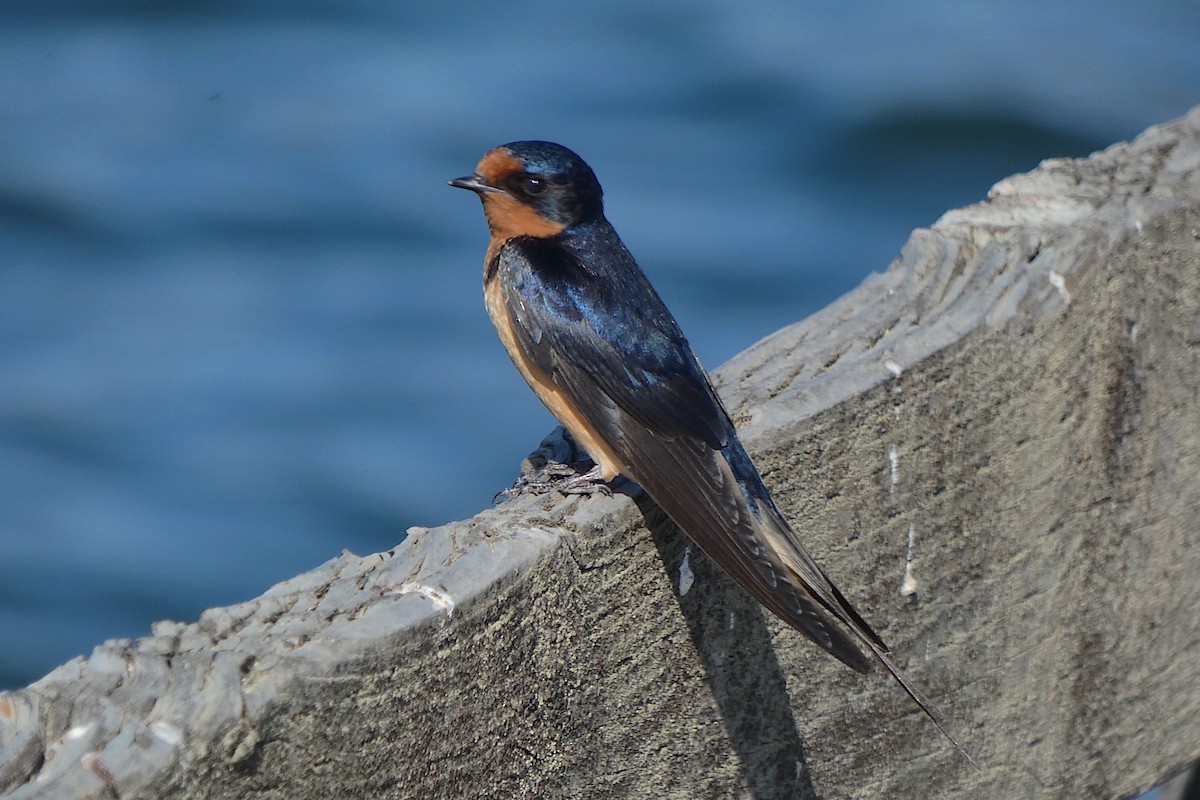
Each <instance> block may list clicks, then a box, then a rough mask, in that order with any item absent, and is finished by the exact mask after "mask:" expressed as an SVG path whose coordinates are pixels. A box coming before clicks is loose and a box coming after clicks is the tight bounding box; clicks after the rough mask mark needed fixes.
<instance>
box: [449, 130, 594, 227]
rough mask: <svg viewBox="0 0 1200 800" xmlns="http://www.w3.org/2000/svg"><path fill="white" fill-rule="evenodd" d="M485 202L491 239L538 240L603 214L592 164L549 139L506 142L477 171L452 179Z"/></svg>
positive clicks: (484, 160) (485, 156) (488, 154)
mask: <svg viewBox="0 0 1200 800" xmlns="http://www.w3.org/2000/svg"><path fill="white" fill-rule="evenodd" d="M450 185H451V186H455V187H458V188H459V189H469V190H470V191H472V192H475V193H476V194H478V195H479V198H480V199H481V200H482V201H483V211H484V214H485V215H486V216H487V221H488V227H490V228H491V231H492V235H493V236H495V237H499V238H503V239H509V238H513V237H516V236H536V237H539V238H545V237H551V236H558V235H559V234H561V233H563V232H564V231H566V230H568V229H570V228H573V227H576V226H577V225H581V224H583V223H585V222H588V221H591V220H593V219H597V218H600V217H602V216H603V214H604V203H603V194H604V193H603V191H602V190H601V188H600V182H599V181H598V180H596V174H595V173H594V172H592V168H591V167H589V166H588V165H587V163H586V162H585V161H584V160H583V159H582V158H580V157H579V156H577V155H576V154H575V153H573V152H572V151H570V150H568V149H567V148H565V147H563V146H562V145H558V144H554V143H552V142H510V143H509V144H506V145H501V146H500V147H497V148H495V149H493V150H489V151H488V152H487V153H486V154H485V155H484V157H483V159H482V160H480V162H479V164H478V166H476V167H475V173H474V174H473V175H468V176H465V177H462V178H455V179H454V180H452V181H450Z"/></svg>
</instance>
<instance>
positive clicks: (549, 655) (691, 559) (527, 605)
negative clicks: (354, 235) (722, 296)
mask: <svg viewBox="0 0 1200 800" xmlns="http://www.w3.org/2000/svg"><path fill="white" fill-rule="evenodd" d="M719 377H720V386H721V390H722V394H723V395H724V396H725V397H726V399H727V400H728V402H729V405H730V407H731V409H732V410H733V412H734V415H735V417H736V418H737V419H738V421H739V424H741V426H742V429H743V432H744V434H745V439H746V442H747V445H748V446H749V448H750V450H751V451H752V453H754V454H755V456H756V458H757V460H758V462H759V464H760V466H761V467H762V468H763V470H764V473H765V476H766V479H767V482H768V484H770V485H771V487H772V488H773V489H774V490H775V491H776V496H777V498H778V500H779V501H780V504H781V506H782V507H783V508H784V510H785V511H786V512H787V513H788V514H789V516H790V517H791V518H792V519H793V520H794V521H795V523H796V528H797V530H798V531H799V532H800V533H801V535H802V536H803V537H804V538H805V540H806V541H807V543H808V545H809V549H810V550H811V551H812V552H813V553H814V554H815V555H816V557H817V559H818V560H819V561H820V562H821V563H822V564H823V565H824V566H825V567H826V569H827V570H828V571H829V572H830V574H831V575H832V576H833V578H834V579H835V580H836V581H837V582H838V583H839V584H840V586H841V588H842V589H843V590H844V591H845V593H846V594H847V595H848V596H849V597H850V599H851V601H852V602H854V603H855V604H856V605H857V606H858V608H859V609H860V610H861V611H862V612H863V614H864V616H866V618H867V619H868V620H870V621H871V622H872V623H873V624H874V625H875V626H876V627H877V629H878V630H879V631H880V633H881V634H882V635H883V636H884V638H885V639H886V640H887V641H888V642H889V643H890V644H891V645H892V647H893V650H894V652H895V653H896V655H897V658H898V660H899V661H900V662H901V664H904V665H907V668H908V670H909V672H910V674H911V675H912V677H913V678H914V679H915V680H916V681H917V682H918V683H919V684H920V685H921V686H923V687H924V688H925V689H926V690H927V691H928V693H929V694H930V695H931V696H933V697H934V698H935V699H936V701H937V702H938V704H939V705H940V707H941V710H942V712H943V715H944V716H945V717H946V718H947V721H948V722H949V723H950V725H951V727H952V728H954V729H955V730H956V732H957V733H958V734H959V735H960V737H961V738H962V740H963V743H964V744H965V745H966V746H967V747H968V748H969V749H970V750H971V751H972V753H973V754H974V755H975V757H976V759H977V760H978V761H979V762H980V765H981V767H982V769H981V770H979V771H975V770H973V769H972V768H971V767H970V766H969V765H967V764H966V763H965V762H964V761H963V760H962V759H961V758H960V757H959V756H958V755H957V754H956V753H955V752H954V751H953V749H952V748H950V747H949V746H948V745H947V744H946V742H945V741H944V740H943V739H941V738H940V736H939V735H938V734H937V732H936V731H935V730H934V728H933V727H932V726H931V725H930V724H929V722H928V721H927V720H926V719H924V718H923V717H922V716H921V715H920V713H919V712H918V711H917V710H916V709H915V707H914V706H913V705H912V703H911V702H910V701H909V700H908V698H907V697H906V696H905V695H904V693H903V692H902V691H901V690H900V689H899V688H898V687H897V686H896V685H895V684H894V683H893V682H892V681H890V679H888V678H886V677H885V676H883V675H881V674H878V673H877V674H875V675H872V676H868V677H863V676H859V675H857V674H855V673H852V672H850V671H849V670H847V669H845V668H844V667H842V666H840V665H839V664H837V663H836V662H835V661H833V660H832V659H830V658H829V657H827V656H825V655H824V654H823V653H821V652H819V651H818V650H817V649H816V648H814V647H812V646H811V645H809V644H808V643H807V642H806V641H805V640H803V639H802V637H800V636H799V635H798V634H796V633H794V632H792V631H790V630H788V629H786V628H785V627H784V626H783V625H782V624H781V623H779V622H777V621H776V620H775V619H774V618H772V617H770V616H769V615H767V614H765V613H764V612H762V611H761V610H760V609H759V608H758V607H757V606H756V605H755V604H754V603H753V601H751V600H750V599H749V598H748V597H747V596H746V595H745V594H744V593H743V592H742V591H741V590H740V589H739V588H738V587H737V586H735V585H733V584H732V582H731V581H729V580H728V579H727V578H725V577H724V575H723V574H721V573H720V572H719V571H717V570H716V569H715V568H714V567H713V566H712V565H711V564H710V563H709V562H708V561H707V559H705V558H704V557H703V555H702V554H700V553H699V552H697V551H695V550H694V549H692V548H691V547H690V546H689V544H688V542H687V540H686V538H684V537H683V536H682V535H681V534H680V533H679V532H678V531H676V530H675V529H674V528H673V527H672V526H671V525H670V524H669V523H666V522H665V521H664V520H663V519H662V517H661V514H659V513H658V512H656V510H655V509H654V508H653V506H652V505H651V504H650V503H649V502H648V501H646V500H645V499H644V498H642V497H640V496H635V497H630V496H628V494H620V493H619V494H617V495H616V496H615V497H612V498H560V497H557V496H542V497H530V496H526V497H521V498H518V499H516V500H513V501H510V502H508V503H505V504H503V505H501V506H499V507H497V508H494V509H489V510H487V511H484V512H483V513H481V514H479V515H478V516H477V517H475V518H473V519H471V520H467V521H464V522H458V523H453V524H450V525H447V526H444V527H441V528H437V529H433V530H418V531H414V532H413V533H412V535H410V536H409V538H408V539H406V540H405V542H404V543H403V544H402V545H400V546H399V547H397V548H396V549H395V550H394V551H391V552H388V553H381V554H377V555H373V556H368V557H366V558H360V557H357V556H352V555H349V554H347V555H344V556H342V557H341V558H338V559H335V560H333V561H331V562H329V563H328V564H325V565H323V566H322V567H320V568H318V569H316V570H314V571H313V572H311V573H308V574H305V575H301V576H299V577H297V578H295V579H293V580H291V581H288V582H286V583H283V584H280V585H279V586H276V587H274V588H272V589H271V590H270V591H269V592H267V593H266V594H265V595H263V596H262V597H261V598H258V599H257V600H255V601H252V602H250V603H245V604H242V605H240V606H235V607H231V608H225V609H214V610H212V611H209V612H207V613H206V614H205V615H204V616H203V617H202V618H201V620H200V622H198V623H196V624H192V625H182V624H176V623H162V624H160V625H159V626H158V627H157V628H156V630H155V631H154V635H152V636H150V637H147V638H145V639H142V640H139V641H137V642H128V641H118V642H109V643H107V644H105V645H103V646H101V647H99V648H97V650H96V651H95V653H93V655H92V656H91V658H89V659H86V660H83V659H79V660H76V661H73V662H70V663H68V664H65V665H64V666H62V667H60V668H59V669H57V670H55V671H54V672H53V673H51V674H50V675H48V676H46V677H45V678H43V679H42V680H41V681H39V682H37V683H36V684H34V685H32V686H30V687H28V688H27V689H25V690H22V691H19V692H13V693H7V694H3V695H0V796H2V797H4V798H35V797H36V798H50V797H54V798H60V797H112V796H119V797H121V798H125V799H129V798H150V797H169V798H184V797H187V798H209V797H212V798H218V797H220V798H322V800H325V799H326V798H330V797H356V798H357V797H364V798H376V797H378V798H383V797H388V798H395V797H413V798H424V797H446V798H459V797H539V798H541V797H589V798H591V797H597V798H624V797H654V798H700V797H721V798H724V797H747V798H756V799H759V800H765V799H766V798H784V797H800V798H804V797H821V798H840V797H862V798H876V797H889V798H906V797H919V798H937V797H957V796H960V795H962V794H964V793H966V792H971V793H972V794H974V795H975V796H981V797H1022V798H1024V797H1086V798H1099V797H1114V798H1115V797H1125V796H1130V795H1133V794H1136V793H1137V792H1139V791H1142V790H1144V789H1146V788H1149V787H1150V786H1152V785H1153V784H1154V783H1156V782H1157V781H1159V780H1161V779H1164V778H1166V777H1168V776H1170V775H1172V774H1174V773H1176V772H1178V771H1179V770H1180V769H1182V768H1184V767H1185V766H1186V765H1187V764H1189V763H1192V762H1193V761H1195V760H1196V759H1197V758H1198V757H1200V692H1198V691H1197V690H1196V687H1197V686H1200V592H1198V591H1197V586H1198V585H1200V533H1198V531H1197V519H1198V518H1200V110H1197V111H1194V112H1193V113H1192V114H1191V115H1189V117H1187V118H1186V119H1184V120H1181V121H1179V122H1176V123H1172V124H1170V125H1167V126H1163V127H1160V128H1154V129H1151V130H1150V131H1148V132H1147V133H1146V134H1144V135H1143V136H1142V137H1140V138H1139V139H1138V140H1137V141H1136V142H1134V143H1132V144H1129V145H1118V146H1114V147H1113V148H1110V149H1109V150H1107V151H1105V152H1103V153H1099V154H1097V155H1095V156H1093V157H1092V158H1090V159H1087V160H1081V161H1052V162H1047V163H1045V164H1043V165H1042V166H1041V167H1040V168H1039V169H1038V170H1036V171H1035V172H1033V173H1030V174H1028V175H1022V176H1017V177H1014V178H1011V179H1009V180H1007V181H1004V182H1003V183H1001V184H999V185H998V186H997V187H996V188H995V189H994V190H993V192H992V195H991V197H990V198H989V200H988V202H987V203H984V204H981V205H978V206H972V207H970V208H966V209H963V210H960V211H955V212H951V213H949V214H947V215H946V216H945V217H943V218H942V219H941V220H939V221H938V223H937V224H936V225H934V226H933V227H932V228H931V229H928V230H922V231H918V232H917V233H915V234H914V236H913V238H912V240H911V241H910V242H909V243H908V245H907V246H906V247H905V250H904V252H903V257H902V258H901V259H900V260H899V261H897V262H896V263H895V264H893V265H892V267H891V268H890V269H889V270H888V271H887V272H886V273H884V274H880V275H873V276H871V277H870V278H868V279H867V280H866V281H865V282H864V284H863V285H862V286H861V287H859V288H858V289H857V290H855V291H854V292H852V293H851V294H849V295H847V296H846V297H844V298H842V299H841V300H839V301H838V302H836V303H835V304H833V305H832V306H831V307H829V308H828V309H826V310H824V311H823V312H821V313H820V314H817V315H816V316H814V317H812V318H810V319H809V320H806V321H805V322H803V323H800V324H798V325H795V326H792V327H790V328H787V329H785V330H783V331H780V332H779V333H777V334H775V335H773V336H771V337H769V338H768V339H766V340H764V341H763V342H760V343H759V344H757V345H755V346H754V347H752V348H751V349H750V350H748V351H747V352H746V353H743V354H742V355H740V356H738V357H737V358H735V359H733V361H731V362H730V363H729V364H727V365H725V367H724V368H723V369H722V370H720V372H719ZM531 402H532V400H531ZM628 491H630V492H632V491H633V490H632V489H630V490H628ZM685 561H686V563H687V568H684V566H683V564H684V562H685ZM689 573H690V574H689ZM906 578H907V584H908V588H915V593H914V594H908V595H904V594H902V593H901V588H902V586H903V585H904V584H905V582H906ZM689 583H690V588H689V589H688V590H687V591H686V592H683V589H684V587H687V586H688V585H689ZM451 604H452V605H451ZM451 612H452V613H451Z"/></svg>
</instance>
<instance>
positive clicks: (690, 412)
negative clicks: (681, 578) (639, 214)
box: [451, 142, 970, 759]
mask: <svg viewBox="0 0 1200 800" xmlns="http://www.w3.org/2000/svg"><path fill="white" fill-rule="evenodd" d="M451 185H453V186H458V187H461V188H465V189H470V190H471V191H474V192H476V193H477V194H479V196H480V198H481V199H482V200H483V206H484V214H485V215H486V217H487V220H488V226H489V228H490V229H491V233H492V240H491V244H490V246H489V247H488V252H487V257H486V259H485V265H484V297H485V300H486V302H487V308H488V313H489V314H490V315H491V317H492V320H493V322H494V323H495V325H496V330H497V332H498V333H499V334H500V338H501V340H502V341H503V342H504V345H505V348H506V349H507V350H508V352H509V355H510V356H511V357H512V360H513V363H514V364H515V365H516V366H517V369H518V370H519V371H520V372H521V374H522V375H523V376H524V377H525V379H526V381H528V382H529V385H530V386H531V387H532V388H533V390H534V392H535V393H536V394H537V395H538V397H539V398H541V400H542V401H543V402H544V403H545V404H546V406H547V407H548V408H549V409H550V410H551V412H553V413H554V414H555V416H557V417H558V419H559V421H560V422H562V423H563V425H564V426H565V427H566V428H567V429H568V430H569V431H570V432H571V433H572V435H573V436H574V438H575V440H576V441H577V442H578V443H579V444H580V445H581V446H582V447H583V448H584V449H585V450H587V451H588V453H589V455H591V456H592V458H593V459H594V460H595V461H596V463H597V465H598V467H599V469H600V472H601V474H602V475H603V476H604V477H605V478H606V479H611V478H613V477H615V476H616V475H618V474H623V475H626V476H627V477H629V478H631V479H632V480H634V481H636V482H637V483H638V484H640V485H641V486H642V488H643V489H644V490H645V491H646V492H647V493H648V494H649V495H650V497H651V498H652V499H653V500H654V501H655V502H656V503H657V504H658V505H659V506H660V507H661V508H662V509H663V511H665V512H666V513H667V514H668V515H669V516H670V517H671V519H672V520H674V521H675V523H676V524H677V525H678V526H679V527H680V528H681V529H682V530H683V531H684V532H685V533H687V534H688V535H689V536H690V537H691V538H692V539H693V540H694V541H695V542H696V544H697V545H699V546H700V548H701V549H703V550H704V551H705V552H706V553H708V555H709V556H710V557H712V558H713V559H714V560H715V561H716V562H717V563H718V564H720V565H721V566H722V567H723V568H724V569H725V570H726V571H727V572H728V573H729V574H730V575H731V576H732V577H733V578H734V579H735V580H737V582H738V583H740V584H741V585H742V586H743V587H745V588H746V589H747V590H748V591H749V592H750V593H751V594H753V595H754V597H755V598H757V599H758V600H759V602H761V603H762V604H763V605H764V606H766V607H767V608H769V609H770V610H771V611H773V612H774V613H776V614H777V615H779V616H780V617H781V618H782V619H783V620H785V621H786V622H787V623H788V624H790V625H792V626H793V627H795V628H796V629H797V630H799V631H800V632H802V633H803V634H805V635H806V636H808V637H809V638H810V639H812V640H813V641H814V642H816V643H817V644H818V645H820V646H821V647H823V648H824V649H825V650H827V651H829V652H830V653H831V654H833V655H834V656H836V657H837V658H838V659H840V660H841V661H843V662H844V663H845V664H847V665H849V666H850V667H852V668H854V669H856V670H859V671H860V672H866V671H867V670H868V669H869V668H870V665H871V661H870V660H869V659H868V658H866V657H864V656H863V654H862V652H861V651H860V650H859V649H858V647H857V646H856V644H855V643H856V642H858V643H859V644H861V645H864V646H866V647H867V649H868V650H870V652H871V654H872V655H873V656H874V657H875V659H877V660H878V661H880V662H881V663H882V664H884V665H885V666H886V667H887V669H888V671H889V672H891V673H892V675H893V676H895V678H896V679H897V680H898V681H899V682H900V684H901V685H902V686H903V687H904V688H905V690H906V691H907V692H908V693H909V695H911V696H912V698H913V699H914V700H915V701H916V702H917V704H918V705H920V706H921V708H922V709H923V710H924V711H925V712H926V713H927V714H928V715H929V717H930V718H931V719H932V720H933V722H934V724H935V725H937V727H938V729H939V730H941V731H942V733H944V734H946V736H947V738H950V737H949V734H947V733H946V731H945V729H944V728H942V725H941V723H940V722H939V721H938V719H937V717H936V716H935V715H934V713H933V711H932V710H931V706H930V704H929V701H928V700H927V699H926V698H925V696H924V695H923V694H922V693H921V692H920V691H919V690H918V689H917V688H916V687H915V686H913V685H912V684H911V683H910V682H909V681H908V680H907V679H906V678H905V677H904V675H903V674H902V673H901V672H900V670H899V669H898V668H897V667H896V665H895V663H894V662H893V661H892V659H891V657H890V656H889V655H888V651H887V647H886V646H885V645H884V644H883V641H882V640H881V639H880V638H879V637H878V636H877V635H876V634H875V632H874V631H873V630H871V628H870V626H869V625H867V623H866V622H865V621H864V620H863V619H862V617H861V616H859V614H858V612H857V611H855V610H854V608H853V607H852V606H851V605H850V603H849V602H847V601H846V599H845V597H843V596H842V594H841V592H839V591H838V589H837V588H836V587H835V586H834V585H833V583H832V582H831V581H830V580H829V579H828V577H826V575H825V573H824V572H822V570H821V569H820V568H819V567H818V566H817V564H816V563H815V562H814V561H813V560H812V558H811V557H810V556H809V555H808V553H807V552H806V551H805V550H804V548H803V546H801V544H800V541H799V538H798V537H797V536H796V534H795V532H794V531H793V530H792V529H791V527H790V526H789V525H788V523H787V521H786V520H785V519H784V517H783V515H782V514H781V513H780V512H779V509H778V508H777V507H776V505H775V502H774V501H773V500H772V499H771V495H770V493H769V492H768V491H767V488H766V486H765V485H764V484H763V482H762V478H761V477H760V476H759V473H758V470H757V469H756V468H755V467H754V463H753V462H752V461H751V460H750V457H749V456H748V455H747V454H746V451H745V449H744V448H743V447H742V444H741V442H740V441H739V440H738V437H737V433H736V431H735V430H734V427H733V423H732V422H731V421H730V418H729V415H728V413H726V411H725V408H724V407H723V406H722V405H721V401H720V399H719V398H718V397H717V394H716V392H715V391H713V388H712V385H711V383H710V382H709V380H708V376H707V374H706V373H705V371H704V368H703V367H702V366H701V365H700V362H699V360H698V359H697V358H696V355H695V353H694V352H693V351H692V348H691V347H690V346H689V345H688V343H687V340H686V339H685V338H684V336H683V333H682V331H680V329H679V325H678V324H677V323H676V322H675V319H674V317H672V316H671V313H670V312H669V311H668V310H667V308H666V306H665V305H664V304H663V302H662V299H661V298H660V297H659V296H658V293H657V292H656V291H655V290H654V287H652V286H651V285H650V282H649V281H648V280H647V279H646V276H645V275H644V274H643V273H642V270H641V269H640V268H639V267H638V265H637V262H636V261H634V259H633V256H632V255H630V253H629V251H628V250H627V249H626V248H625V245H624V244H623V243H622V242H621V239H620V237H619V236H617V233H616V231H614V230H613V228H612V226H611V225H610V224H609V222H608V220H607V219H606V218H605V217H604V206H603V192H602V190H601V188H600V183H599V181H597V180H596V176H595V174H594V173H593V172H592V170H591V168H590V167H588V165H587V164H586V163H584V161H583V160H582V159H581V158H579V156H577V155H576V154H575V153H573V152H571V151H570V150H568V149H566V148H565V147H562V146H560V145H556V144H552V143H549V142H513V143H510V144H507V145H504V146H502V147H498V148H496V149H494V150H492V151H490V152H489V153H487V154H486V155H485V156H484V158H483V160H482V161H480V162H479V165H478V167H477V168H476V172H475V174H474V175H471V176H467V177H464V178H459V179H456V180H454V181H451ZM847 632H849V633H847ZM950 740H951V741H952V742H953V741H954V740H953V739H952V738H951V739H950ZM955 746H956V747H957V746H958V745H957V743H955ZM959 750H960V751H961V750H962V748H961V747H960V748H959ZM963 752H964V755H966V753H965V751H963ZM967 757H968V759H969V758H970V757H969V756H967Z"/></svg>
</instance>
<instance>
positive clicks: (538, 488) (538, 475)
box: [496, 460, 612, 499]
mask: <svg viewBox="0 0 1200 800" xmlns="http://www.w3.org/2000/svg"><path fill="white" fill-rule="evenodd" d="M590 463H591V462H590V461H582V462H578V466H583V465H585V464H590ZM525 466H526V468H525V469H523V470H522V471H521V475H520V476H519V477H518V478H517V481H516V483H514V484H513V485H512V486H510V487H509V488H507V489H504V490H502V491H500V492H499V493H497V495H496V499H499V498H500V497H504V498H505V499H508V498H512V497H519V496H521V495H523V494H548V493H549V492H559V493H560V494H563V495H568V496H569V495H573V494H575V495H589V496H590V495H593V494H602V495H605V496H606V497H611V496H612V489H611V488H609V486H608V483H607V482H606V481H605V480H604V476H603V475H602V474H601V473H600V467H598V466H594V467H592V468H591V469H590V470H588V471H587V472H582V473H581V472H580V471H579V470H578V469H576V465H574V464H563V463H560V462H558V461H550V460H547V461H544V462H543V463H542V465H541V466H539V467H534V466H533V465H532V464H529V463H526V465H525Z"/></svg>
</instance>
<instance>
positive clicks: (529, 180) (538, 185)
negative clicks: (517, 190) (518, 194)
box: [520, 175, 546, 197]
mask: <svg viewBox="0 0 1200 800" xmlns="http://www.w3.org/2000/svg"><path fill="white" fill-rule="evenodd" d="M520 186H521V191H522V192H524V193H525V194H527V195H529V196H530V197H537V196H538V195H539V194H541V193H543V192H545V191H546V181H544V180H543V179H541V178H536V177H534V176H533V175H526V176H525V177H524V178H522V179H521V183H520Z"/></svg>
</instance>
